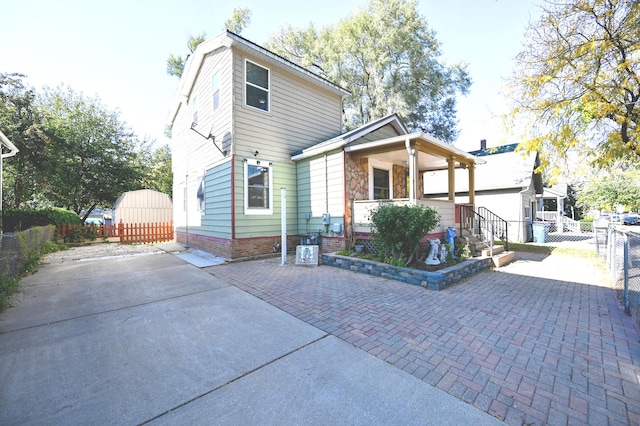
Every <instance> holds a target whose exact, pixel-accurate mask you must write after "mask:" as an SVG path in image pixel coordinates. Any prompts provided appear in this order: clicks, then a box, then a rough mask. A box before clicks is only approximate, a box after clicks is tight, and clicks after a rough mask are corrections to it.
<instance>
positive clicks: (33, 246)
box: [16, 225, 56, 272]
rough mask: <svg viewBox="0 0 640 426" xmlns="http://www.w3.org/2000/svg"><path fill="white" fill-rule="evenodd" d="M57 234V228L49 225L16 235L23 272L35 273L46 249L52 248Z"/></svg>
mask: <svg viewBox="0 0 640 426" xmlns="http://www.w3.org/2000/svg"><path fill="white" fill-rule="evenodd" d="M55 232H56V228H55V226H53V225H49V226H35V227H33V228H29V229H27V230H26V231H22V232H18V233H16V239H17V240H18V255H19V261H20V262H21V263H22V265H23V268H22V269H23V271H25V270H26V271H30V272H31V271H33V269H34V268H35V266H36V264H37V263H38V261H39V260H40V256H41V254H42V253H43V251H44V249H45V247H49V246H50V243H51V242H52V240H53V237H54V236H55Z"/></svg>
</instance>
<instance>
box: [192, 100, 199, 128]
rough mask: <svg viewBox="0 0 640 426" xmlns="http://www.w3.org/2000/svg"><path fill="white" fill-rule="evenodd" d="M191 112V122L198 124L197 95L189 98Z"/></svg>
mask: <svg viewBox="0 0 640 426" xmlns="http://www.w3.org/2000/svg"><path fill="white" fill-rule="evenodd" d="M191 112H192V113H193V121H192V123H195V124H198V97H197V96H194V97H193V99H192V100H191Z"/></svg>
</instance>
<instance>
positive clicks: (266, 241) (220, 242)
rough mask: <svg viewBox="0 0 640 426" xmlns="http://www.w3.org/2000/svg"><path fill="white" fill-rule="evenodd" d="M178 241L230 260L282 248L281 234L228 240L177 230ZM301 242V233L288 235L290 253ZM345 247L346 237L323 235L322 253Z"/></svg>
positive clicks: (274, 251)
mask: <svg viewBox="0 0 640 426" xmlns="http://www.w3.org/2000/svg"><path fill="white" fill-rule="evenodd" d="M176 242H178V243H180V244H186V245H188V246H189V247H192V248H195V249H198V250H203V251H206V252H207V253H211V254H214V255H216V256H220V257H224V258H225V259H230V260H231V259H241V258H246V257H256V256H264V255H269V254H274V253H280V250H281V249H280V245H279V244H280V236H273V237H258V238H238V239H235V240H227V239H224V238H215V237H209V236H206V235H199V234H188V238H187V234H186V233H184V232H176ZM299 244H300V236H299V235H287V252H288V253H295V251H296V246H297V245H299ZM344 248H345V239H344V238H342V237H339V238H335V237H325V236H322V240H321V245H320V252H321V253H330V252H335V251H338V250H342V249H344Z"/></svg>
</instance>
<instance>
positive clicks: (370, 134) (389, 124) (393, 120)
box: [291, 113, 409, 161]
mask: <svg viewBox="0 0 640 426" xmlns="http://www.w3.org/2000/svg"><path fill="white" fill-rule="evenodd" d="M381 133H385V135H384V136H380V135H379V134H381ZM391 133H393V134H392V135H391ZM408 133H409V131H408V130H407V127H406V125H405V124H404V123H403V122H402V120H401V119H400V117H399V116H398V114H395V113H394V114H390V115H387V116H386V117H382V118H380V119H378V120H374V121H372V122H370V123H367V124H364V125H362V126H360V127H357V128H355V129H353V130H350V131H348V132H346V133H342V134H341V135H338V136H336V137H334V138H331V139H329V140H326V141H323V142H320V143H318V144H316V145H313V146H310V147H309V148H306V149H303V150H301V151H297V152H294V153H293V154H292V155H291V159H292V160H294V161H297V160H301V159H303V158H308V157H311V156H314V155H318V154H322V153H325V152H328V151H332V150H334V149H339V148H343V147H345V146H347V145H350V144H356V143H358V142H362V141H370V140H376V139H384V138H388V137H389V136H400V135H406V134H408Z"/></svg>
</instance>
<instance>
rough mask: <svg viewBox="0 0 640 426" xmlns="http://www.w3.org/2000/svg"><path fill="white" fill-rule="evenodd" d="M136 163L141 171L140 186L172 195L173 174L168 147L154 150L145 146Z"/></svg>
mask: <svg viewBox="0 0 640 426" xmlns="http://www.w3.org/2000/svg"><path fill="white" fill-rule="evenodd" d="M138 161H139V162H140V163H141V164H140V167H141V168H142V169H143V176H142V181H141V183H140V186H141V187H142V188H148V189H153V190H155V191H160V192H164V193H165V194H169V195H172V193H173V174H172V171H171V148H170V147H169V145H166V144H165V145H162V146H161V147H159V148H157V149H155V150H154V149H151V148H150V147H149V148H147V147H146V146H145V148H143V149H141V151H140V153H139V154H138Z"/></svg>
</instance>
